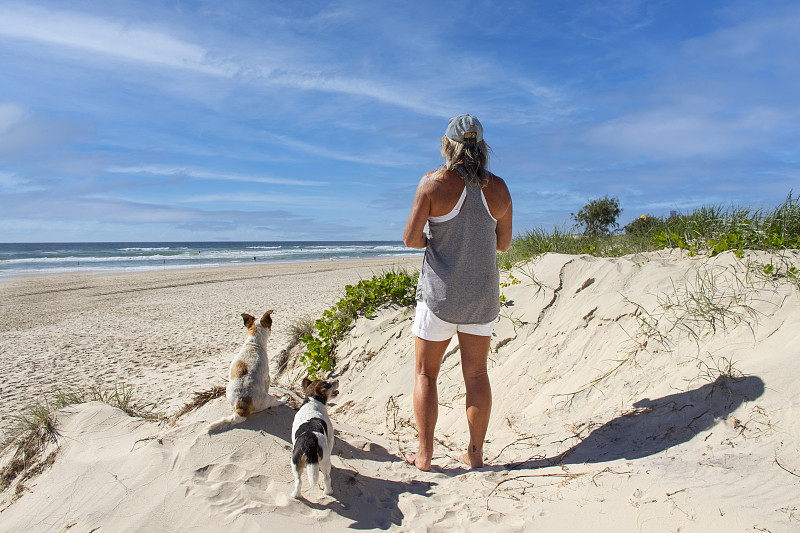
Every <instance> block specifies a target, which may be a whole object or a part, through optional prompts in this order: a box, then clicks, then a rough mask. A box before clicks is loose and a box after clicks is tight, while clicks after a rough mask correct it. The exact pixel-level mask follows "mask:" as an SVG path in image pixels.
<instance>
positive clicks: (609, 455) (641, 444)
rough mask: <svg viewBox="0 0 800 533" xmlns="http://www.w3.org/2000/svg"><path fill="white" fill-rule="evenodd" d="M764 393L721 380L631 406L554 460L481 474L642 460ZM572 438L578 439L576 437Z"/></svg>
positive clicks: (748, 381)
mask: <svg viewBox="0 0 800 533" xmlns="http://www.w3.org/2000/svg"><path fill="white" fill-rule="evenodd" d="M763 393H764V382H763V381H762V380H761V378H759V377H757V376H744V377H740V378H732V377H726V376H720V377H719V378H717V379H716V380H715V381H713V382H711V383H707V384H705V385H703V386H701V387H699V388H697V389H693V390H690V391H686V392H679V393H676V394H670V395H669V396H664V397H663V398H657V399H655V400H651V399H649V398H645V399H642V400H639V401H638V402H636V403H634V404H633V407H634V409H633V410H631V411H629V412H627V413H625V414H623V415H621V416H618V417H616V418H614V419H613V420H610V421H609V422H606V423H605V424H603V425H601V426H599V427H596V428H595V429H594V430H592V431H591V433H589V434H588V435H587V436H586V438H584V439H582V440H581V441H580V442H578V443H577V444H575V445H574V446H572V447H571V448H569V449H568V450H566V451H564V452H562V453H560V454H557V455H554V456H552V457H538V458H531V459H528V460H525V461H519V462H509V463H505V464H494V465H488V466H486V467H484V468H483V469H481V470H484V471H502V470H518V469H533V468H542V467H547V466H552V465H556V464H582V463H603V462H608V461H615V460H617V459H640V458H642V457H648V456H651V455H655V454H658V453H660V452H663V451H665V450H667V449H669V448H672V447H674V446H678V445H680V444H683V443H685V442H688V441H690V440H691V439H693V438H694V437H695V436H697V434H698V433H701V432H703V431H706V430H709V429H711V428H713V427H714V426H715V425H716V424H717V422H718V421H719V420H720V419H724V418H727V417H728V415H730V414H731V413H732V412H734V411H735V410H736V409H738V408H739V407H740V406H741V405H742V404H743V403H744V402H749V401H753V400H755V399H756V398H758V397H759V396H761V395H762V394H763ZM576 438H580V436H579V435H576ZM441 471H442V472H443V473H445V474H447V475H451V476H452V475H459V474H463V473H464V472H467V470H466V469H464V468H448V469H441Z"/></svg>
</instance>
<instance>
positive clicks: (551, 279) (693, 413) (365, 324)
mask: <svg viewBox="0 0 800 533" xmlns="http://www.w3.org/2000/svg"><path fill="white" fill-rule="evenodd" d="M773 260H774V257H772V256H767V255H764V254H750V255H748V256H747V257H746V258H745V259H744V260H739V259H736V258H735V257H734V256H733V255H731V254H722V255H720V256H717V257H715V258H711V259H709V258H688V257H686V256H685V254H681V253H679V252H660V253H650V254H644V255H636V256H629V257H623V258H616V259H599V258H594V257H589V256H565V255H558V254H547V255H545V256H543V257H541V258H539V259H538V260H537V261H535V262H533V263H531V264H528V265H525V266H522V267H519V268H517V269H514V270H512V272H511V275H512V276H513V278H510V277H508V275H505V276H504V277H503V281H504V285H505V286H504V287H503V288H502V292H503V294H504V296H505V297H506V302H507V303H506V305H505V306H504V307H503V309H502V312H501V317H500V319H499V321H498V324H497V327H496V332H495V337H494V338H493V341H492V347H493V351H492V354H491V363H490V377H491V380H492V387H493V393H494V394H493V396H494V406H493V413H492V421H491V423H490V427H489V433H488V438H489V442H488V443H487V444H486V447H485V450H486V454H487V459H488V461H489V464H488V466H487V467H486V468H484V469H482V470H480V471H472V472H468V471H465V470H464V468H463V467H462V466H461V465H460V463H458V462H457V461H456V460H455V457H457V456H458V455H459V454H460V453H462V451H463V447H464V446H465V444H466V442H467V432H466V423H465V419H464V407H463V402H464V398H463V391H462V386H461V376H460V368H459V363H458V360H459V351H458V346H457V344H455V342H454V343H453V344H452V345H451V348H450V349H449V350H448V352H447V355H446V357H445V361H444V363H443V365H442V374H441V377H440V386H439V397H440V410H439V423H438V426H437V439H438V442H437V452H436V454H435V455H434V465H435V468H434V469H433V471H432V472H429V473H422V472H419V471H417V470H416V469H414V468H412V467H409V466H408V465H406V464H405V463H403V462H402V461H401V459H400V457H402V452H403V451H405V450H410V449H413V448H414V446H415V432H414V427H413V414H412V409H411V391H412V384H413V350H412V342H411V333H410V327H411V317H412V316H413V309H412V310H409V309H404V308H393V307H389V308H385V309H383V310H381V312H380V313H379V314H378V316H376V317H375V318H373V319H369V320H368V319H360V320H359V321H358V323H357V326H356V328H355V329H354V330H353V332H352V334H351V335H350V337H349V338H348V339H347V340H346V341H345V343H344V344H343V345H341V346H340V347H339V349H338V352H337V367H336V374H337V376H338V378H339V380H340V391H341V394H340V395H339V396H338V397H337V400H336V402H335V405H333V406H332V407H331V417H332V419H333V420H334V423H335V425H336V427H337V440H336V445H335V454H336V455H335V456H334V458H333V466H334V470H333V484H334V496H333V497H328V496H324V495H323V494H322V491H321V490H320V489H319V488H310V487H308V486H305V487H304V491H303V496H304V498H303V499H301V500H298V501H295V500H293V499H291V498H289V496H288V495H289V493H290V492H291V488H292V474H291V471H290V469H289V442H290V438H289V430H290V427H291V420H292V417H293V415H294V410H293V409H292V407H290V406H288V405H287V406H281V407H278V408H275V409H273V410H270V411H267V412H264V413H260V414H257V415H255V416H253V417H251V418H250V419H249V420H248V421H247V422H246V423H245V424H243V425H242V426H240V427H237V428H235V429H233V430H231V431H228V432H224V433H221V434H217V435H212V436H208V435H206V434H205V433H204V432H203V428H204V427H205V425H206V424H207V423H208V422H209V421H213V420H216V419H217V418H219V417H221V416H224V415H226V414H227V413H228V410H229V408H228V406H227V405H226V402H225V400H224V398H218V399H216V400H213V401H212V402H210V403H208V404H206V405H204V406H203V407H200V408H199V409H196V410H194V411H191V412H190V413H188V414H186V415H184V416H181V417H180V418H177V419H174V420H172V421H171V422H169V423H165V422H162V423H155V422H147V421H143V420H141V419H136V418H131V417H128V416H127V415H125V414H124V413H122V412H121V411H119V410H117V409H114V408H111V407H109V406H107V405H105V404H101V403H97V402H93V403H89V404H83V405H77V406H73V407H69V408H65V409H64V410H62V411H61V412H60V413H59V417H58V420H59V428H60V432H61V435H62V436H61V438H60V441H59V442H60V449H59V452H58V454H57V456H56V459H55V462H54V464H53V465H52V467H51V468H49V469H46V470H45V471H44V472H43V473H42V474H40V475H39V476H38V477H35V478H33V479H31V480H27V481H26V482H25V483H26V486H27V487H28V488H27V490H26V491H24V492H23V494H22V496H21V497H19V498H18V499H14V498H13V487H12V489H10V490H8V491H6V493H4V494H3V496H2V501H3V503H2V512H1V513H0V529H2V530H4V531H59V530H69V531H108V530H111V531H129V530H130V531H134V530H135V531H142V530H146V531H151V530H168V531H175V530H180V531H192V530H196V531H222V530H225V531H228V530H233V531H252V530H256V528H263V529H267V528H269V529H271V530H279V531H295V530H297V531H300V530H303V531H306V530H308V529H309V527H312V528H321V529H323V530H325V531H328V530H330V531H340V530H347V529H365V530H376V529H379V530H387V529H389V530H404V531H553V530H556V529H559V530H563V529H564V528H566V530H575V531H612V530H613V531H620V530H621V531H749V530H757V531H762V530H763V531H773V532H775V531H800V509H798V498H797V495H798V494H800V459H798V458H800V428H798V425H797V423H796V421H797V420H798V419H800V384H799V383H798V380H797V376H798V375H800V342H799V341H800V338H799V337H800V293H799V291H798V288H797V286H796V285H793V284H791V283H789V282H788V280H787V279H785V278H780V277H779V278H774V277H767V276H765V275H763V269H761V268H760V267H759V265H760V264H763V263H766V262H769V261H773ZM785 260H787V261H790V262H791V263H792V264H795V265H798V264H800V257H798V254H796V253H794V254H791V255H789V256H787V257H786V258H785ZM359 268H361V267H359ZM248 272H255V271H253V270H248ZM363 273H364V271H363V270H357V269H356V270H355V271H345V272H338V271H337V272H333V273H331V275H330V276H327V277H326V275H325V273H323V272H320V273H318V276H317V274H312V273H305V274H291V275H281V276H278V275H276V277H275V279H274V280H273V279H272V278H270V279H262V278H256V282H257V283H258V284H259V291H258V295H253V294H251V292H249V291H248V289H246V287H247V284H248V283H253V282H254V281H253V280H252V279H250V280H248V279H236V277H237V276H233V275H232V276H227V275H221V274H219V273H218V274H216V275H213V276H212V275H210V274H209V277H208V278H202V279H196V278H195V280H194V282H193V283H191V284H182V283H183V282H182V280H183V279H184V278H183V277H182V276H181V275H179V274H170V275H171V276H174V279H170V280H168V283H167V282H166V281H165V280H162V279H160V278H157V277H156V278H153V279H147V280H144V279H142V278H137V277H133V278H126V279H125V284H126V285H129V286H130V289H131V290H133V289H134V287H137V286H139V287H141V288H142V289H143V290H137V291H135V292H125V293H124V295H120V294H116V295H112V294H106V293H110V292H112V291H109V290H107V289H103V288H102V287H105V286H106V285H105V284H106V283H107V278H106V277H103V278H100V279H99V280H95V282H96V283H98V284H99V285H98V286H97V287H101V288H97V287H94V288H86V289H84V288H81V283H83V284H85V283H86V282H85V280H81V281H80V283H79V282H78V281H77V280H75V281H72V280H69V283H67V282H65V281H63V280H62V281H59V282H58V283H61V284H64V283H66V286H67V288H69V291H71V292H70V294H71V295H70V296H64V295H63V292H64V290H65V289H64V288H61V287H59V285H58V284H57V283H56V282H55V281H47V282H44V284H43V285H42V282H35V281H32V280H25V281H22V282H19V284H18V285H17V286H16V287H15V288H14V289H13V291H16V292H15V293H14V294H16V300H14V301H15V302H16V304H15V305H14V312H13V313H10V314H11V315H13V316H12V317H10V318H4V322H5V324H4V328H3V337H2V343H3V350H4V351H3V353H4V354H8V353H16V354H18V355H17V358H16V359H15V360H14V361H12V362H9V361H7V360H6V359H8V358H7V357H5V358H4V362H3V364H4V365H6V366H5V368H3V376H4V377H6V378H7V379H8V380H9V383H7V384H3V385H2V386H3V387H5V388H4V389H3V390H2V393H3V396H2V397H3V405H2V407H3V411H2V412H3V415H4V416H6V414H7V413H9V412H13V409H14V408H15V406H16V404H17V403H18V401H19V400H20V398H21V396H22V393H21V392H19V391H18V390H17V389H18V388H19V387H20V386H21V385H20V384H21V383H25V379H24V378H23V377H20V376H19V375H17V374H15V372H14V369H15V368H19V367H22V368H26V369H27V368H28V367H27V366H26V365H30V364H31V361H33V362H34V363H35V364H36V365H37V368H38V367H44V368H45V369H49V368H50V367H48V366H46V364H45V362H43V361H42V360H41V359H36V353H35V352H36V350H35V348H31V347H27V345H26V343H33V342H35V340H36V339H38V336H37V335H36V332H35V329H36V328H37V327H38V328H43V330H44V332H46V333H49V334H52V335H53V336H54V337H57V335H56V333H57V332H58V331H59V330H63V331H65V332H66V333H67V334H66V335H65V336H64V338H63V339H60V340H58V341H57V342H51V343H50V344H49V345H48V344H47V343H43V344H40V345H35V346H39V348H40V349H41V350H43V351H44V352H45V353H47V354H51V356H50V358H51V359H52V358H53V357H54V356H55V355H56V354H58V355H62V356H66V357H67V361H65V362H63V363H60V364H61V366H60V367H58V368H60V369H61V372H62V373H64V372H68V369H69V368H72V367H73V366H74V367H75V368H76V369H78V370H76V372H75V375H76V376H78V377H75V378H73V382H75V383H76V384H81V383H86V382H88V383H93V382H92V381H91V379H92V378H93V377H94V378H96V377H97V376H96V372H97V371H98V370H100V371H101V373H102V372H108V373H109V374H110V376H109V379H110V380H114V379H116V380H119V379H120V377H121V376H127V377H130V378H131V379H130V382H131V383H132V384H133V385H135V387H136V389H137V391H142V393H144V394H146V395H148V396H149V397H152V398H155V399H157V400H158V401H160V402H161V403H162V404H163V405H165V406H166V407H167V408H168V409H169V410H170V411H171V412H173V413H174V412H176V411H177V409H178V407H179V406H180V405H182V403H183V402H185V401H188V400H189V399H190V398H189V396H190V392H191V391H193V390H202V389H204V388H208V387H209V386H211V385H215V384H221V383H222V378H223V376H224V374H225V371H226V370H227V366H226V365H227V363H228V362H229V361H230V356H231V354H232V353H233V351H234V350H235V349H236V346H237V342H241V331H239V329H238V328H239V324H238V323H237V322H236V320H237V319H238V315H234V316H233V318H230V319H228V318H227V316H226V315H224V313H227V312H228V310H229V309H231V308H233V309H236V310H237V311H239V309H240V308H242V307H245V308H244V309H242V310H248V309H253V310H254V311H256V310H257V309H256V308H257V307H258V306H259V304H261V303H262V300H267V301H272V302H277V303H276V305H271V304H270V307H275V308H276V313H275V314H274V315H273V317H274V319H275V320H276V326H275V335H274V337H273V340H272V343H271V346H270V353H271V354H272V355H273V356H274V355H275V354H276V353H277V352H278V351H279V350H280V349H281V348H283V347H284V346H285V344H286V342H287V340H286V339H287V338H288V336H287V333H286V331H285V330H282V328H285V327H287V326H286V324H288V323H289V322H290V320H291V319H290V317H291V318H295V317H297V316H301V315H302V314H304V313H306V312H314V311H316V312H318V311H319V310H321V309H323V308H324V307H326V306H327V305H330V303H332V301H333V300H334V299H335V298H336V297H337V296H338V294H334V293H335V292H336V288H335V287H334V285H335V283H334V282H335V281H336V280H338V281H339V287H341V286H343V285H344V284H345V283H352V282H353V281H354V279H353V278H355V277H357V276H362V277H363ZM186 275H187V274H185V273H184V276H186ZM237 275H238V276H241V274H237ZM315 276H317V277H315ZM217 278H219V279H221V280H222V281H214V282H213V283H212V280H216V279H217ZM514 279H516V280H519V283H515V282H514ZM204 280H205V281H204ZM272 281H274V285H271V283H272ZM108 283H109V284H110V285H115V286H119V285H118V284H113V283H111V282H110V281H108ZM137 283H140V284H141V285H137ZM48 284H50V285H48ZM160 284H166V285H169V286H168V287H167V286H165V287H161V286H160ZM110 285H109V286H110ZM46 287H52V289H53V290H54V291H55V292H50V293H46V294H45V293H44V292H43V291H44V288H46ZM34 288H36V289H38V290H39V291H40V293H39V294H36V295H32V294H28V293H34V292H36V291H34ZM2 290H4V291H11V290H12V289H9V288H3V289H2ZM26 291H27V292H26ZM81 291H86V296H81V294H83V293H82V292H81ZM92 291H94V292H92ZM276 291H280V294H276ZM326 291H329V292H326ZM286 292H291V294H292V295H293V296H292V298H288V297H286V296H285V294H284V293H286ZM101 293H102V294H101ZM26 294H27V295H26ZM47 294H49V295H50V296H47ZM50 298H53V299H54V303H53V305H55V307H56V313H55V314H54V315H50V316H51V322H48V320H47V318H46V316H47V315H46V314H42V315H39V316H40V318H41V320H40V321H39V322H38V323H37V324H31V325H30V326H29V327H27V329H26V328H21V327H18V326H17V327H16V329H14V328H12V327H10V326H9V324H11V323H14V317H16V319H21V318H22V317H23V316H27V313H32V312H34V311H35V310H37V309H39V310H42V309H43V308H44V307H45V304H46V303H47V301H48V299H50ZM281 298H286V299H285V300H281ZM309 300H311V301H309ZM92 302H95V303H92ZM59 311H61V312H60V313H59ZM6 314H7V313H6V309H4V316H5V315H6ZM151 315H154V316H151ZM282 315H284V316H286V320H287V322H285V323H283V324H282V323H281V322H280V320H281V318H280V317H281V316H282ZM221 316H225V318H224V319H221V318H220V317H221ZM52 317H56V318H52ZM103 317H105V318H103ZM156 317H158V318H156ZM159 318H160V320H159ZM175 319H180V320H183V321H184V322H182V324H183V326H184V327H178V326H170V327H167V326H164V325H163V324H162V321H166V322H171V321H173V320H175ZM104 321H105V322H104ZM187 321H188V322H187ZM103 323H107V324H110V325H111V326H112V328H111V329H112V330H113V334H111V335H110V336H109V335H106V334H104V333H103V332H102V328H98V326H99V325H101V324H103ZM177 323H178V324H181V322H180V321H178V322H177ZM187 323H189V324H193V327H194V329H192V328H190V329H186V328H185V325H186V324H187ZM176 332H185V333H184V334H183V336H180V335H176ZM41 333H42V331H39V334H41ZM145 337H146V338H145ZM109 338H111V339H112V340H113V342H112V343H108V342H107V340H108V339H109ZM104 343H105V345H106V346H108V345H109V344H110V345H111V346H114V347H116V348H114V349H113V350H111V351H110V352H109V351H108V350H107V349H104V348H102V346H103V345H104ZM126 350H127V351H126ZM173 351H176V352H177V353H173ZM87 353H88V354H90V355H91V357H95V358H96V357H99V360H98V361H99V362H98V363H97V365H95V366H94V367H92V365H87V364H86V358H85V357H83V358H82V357H81V354H87ZM103 353H106V354H110V355H113V354H116V360H114V358H112V357H111V356H110V355H106V356H103V355H102V354H103ZM122 353H126V354H128V357H127V358H122V357H121V355H120V354H122ZM98 354H100V355H98ZM91 357H90V359H91ZM137 357H138V358H140V361H139V363H138V364H137ZM120 359H125V361H124V362H122V363H120V362H119V360H120ZM52 365H53V366H55V365H56V363H52ZM115 365H116V366H115ZM109 368H110V370H108V369H109ZM32 371H34V372H40V370H32ZM93 372H95V373H94V374H93ZM47 373H48V371H47V370H45V372H44V373H43V374H42V376H47ZM301 374H302V370H301V369H299V368H290V370H289V371H288V372H287V374H285V375H283V376H281V378H280V379H279V380H278V382H277V384H276V386H275V392H276V394H281V393H284V394H285V395H286V396H287V397H292V395H293V393H292V392H291V387H292V383H293V382H294V380H296V379H297V377H299V376H300V375H301ZM165 376H168V377H165ZM41 379H45V378H44V377H42V378H41ZM41 379H40V386H42V387H45V386H50V385H49V382H47V383H43V382H41ZM56 381H57V380H55V379H54V383H55V382H56ZM68 383H72V382H70V381H68ZM27 393H30V390H28V392H27ZM15 394H16V396H15Z"/></svg>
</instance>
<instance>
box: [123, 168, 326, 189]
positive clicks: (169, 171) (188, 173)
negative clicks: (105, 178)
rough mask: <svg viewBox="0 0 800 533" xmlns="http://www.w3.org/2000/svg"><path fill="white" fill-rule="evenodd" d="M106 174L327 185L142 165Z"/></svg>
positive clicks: (319, 182) (314, 185)
mask: <svg viewBox="0 0 800 533" xmlns="http://www.w3.org/2000/svg"><path fill="white" fill-rule="evenodd" d="M107 171H108V172H111V173H114V174H147V175H156V176H176V177H182V178H187V179H198V180H218V181H241V182H249V183H269V184H273V185H291V186H297V187H319V186H323V185H328V183H327V182H324V181H311V180H297V179H291V178H274V177H270V176H250V175H245V174H236V173H230V172H211V171H208V170H202V169H197V168H189V167H173V166H160V165H142V166H135V167H109V168H108V169H107Z"/></svg>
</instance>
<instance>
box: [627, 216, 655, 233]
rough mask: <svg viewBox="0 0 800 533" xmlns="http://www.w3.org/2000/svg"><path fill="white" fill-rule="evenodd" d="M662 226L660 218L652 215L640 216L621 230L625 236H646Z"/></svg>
mask: <svg viewBox="0 0 800 533" xmlns="http://www.w3.org/2000/svg"><path fill="white" fill-rule="evenodd" d="M663 224H664V222H663V220H661V218H660V217H656V216H653V215H642V216H640V217H639V218H637V219H634V220H633V221H632V222H630V223H628V224H627V225H626V226H625V227H624V228H623V229H624V230H625V235H631V234H633V235H647V234H650V233H652V232H654V231H655V230H656V229H657V228H659V227H661V226H662V225H663Z"/></svg>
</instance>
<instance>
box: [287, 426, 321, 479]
mask: <svg viewBox="0 0 800 533" xmlns="http://www.w3.org/2000/svg"><path fill="white" fill-rule="evenodd" d="M322 454H323V451H322V448H321V446H320V443H319V438H318V437H317V434H316V433H311V432H309V433H301V434H300V435H298V437H297V441H295V443H294V450H293V451H292V466H293V467H294V469H295V472H297V475H298V476H299V475H300V472H301V471H302V468H303V466H305V467H306V475H307V476H308V483H309V484H310V485H311V486H312V487H313V486H315V485H316V484H317V478H318V476H319V461H320V459H322Z"/></svg>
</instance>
